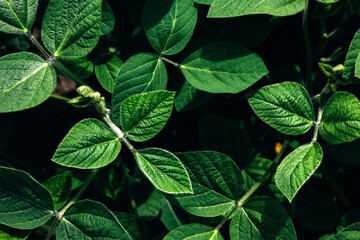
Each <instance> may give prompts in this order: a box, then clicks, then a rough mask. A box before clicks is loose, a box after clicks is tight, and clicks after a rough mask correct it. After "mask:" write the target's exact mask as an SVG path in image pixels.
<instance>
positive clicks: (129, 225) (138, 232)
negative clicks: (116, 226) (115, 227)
mask: <svg viewBox="0 0 360 240" xmlns="http://www.w3.org/2000/svg"><path fill="white" fill-rule="evenodd" d="M113 214H114V215H115V217H116V218H117V220H118V221H119V222H120V223H121V225H122V226H123V227H124V228H125V229H126V230H127V231H128V233H129V234H131V236H132V237H133V238H134V240H146V239H148V235H149V230H148V228H147V225H146V224H145V223H144V222H143V221H142V220H141V219H140V218H139V217H137V216H134V215H131V214H127V213H122V212H113Z"/></svg>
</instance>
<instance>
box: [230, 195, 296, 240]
mask: <svg viewBox="0 0 360 240" xmlns="http://www.w3.org/2000/svg"><path fill="white" fill-rule="evenodd" d="M230 237H231V240H242V239H262V240H271V239H286V240H295V239H296V233H295V229H294V225H293V224H292V222H291V219H290V218H289V216H288V214H287V212H286V211H285V209H284V208H283V207H282V206H281V204H280V203H278V202H277V201H275V200H273V199H271V198H269V197H263V196H261V197H254V198H252V199H250V200H249V201H247V202H246V203H245V204H244V206H243V207H242V208H240V210H238V212H237V213H236V215H235V216H234V217H233V219H232V220H231V223H230Z"/></svg>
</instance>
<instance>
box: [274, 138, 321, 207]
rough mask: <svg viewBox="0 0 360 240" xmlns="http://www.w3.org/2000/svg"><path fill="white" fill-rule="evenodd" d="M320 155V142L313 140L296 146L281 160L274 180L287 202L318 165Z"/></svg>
mask: <svg viewBox="0 0 360 240" xmlns="http://www.w3.org/2000/svg"><path fill="white" fill-rule="evenodd" d="M322 156H323V154H322V149H321V147H320V144H319V143H316V142H315V143H313V144H305V145H302V146H300V147H298V148H297V149H295V150H294V151H293V152H291V153H290V154H289V155H288V156H286V158H285V159H284V160H283V161H282V162H281V164H280V166H279V167H278V169H277V171H276V175H275V182H276V185H277V186H278V187H279V189H280V190H281V192H282V193H283V194H284V195H285V196H286V197H287V199H288V200H289V202H291V201H292V200H293V198H294V197H295V195H296V193H297V192H298V191H299V189H300V188H301V187H302V185H304V183H305V182H306V181H307V180H308V179H309V178H310V177H311V175H312V174H313V173H314V172H315V170H316V169H317V168H318V167H319V166H320V163H321V159H322Z"/></svg>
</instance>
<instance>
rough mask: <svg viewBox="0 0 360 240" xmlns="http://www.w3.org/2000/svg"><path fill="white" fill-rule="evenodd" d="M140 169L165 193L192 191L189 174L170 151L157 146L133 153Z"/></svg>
mask: <svg viewBox="0 0 360 240" xmlns="http://www.w3.org/2000/svg"><path fill="white" fill-rule="evenodd" d="M135 159H136V162H137V163H138V165H139V168H140V169H141V171H142V172H143V173H144V174H145V176H146V177H147V178H148V179H149V180H150V181H151V183H152V184H154V186H155V187H156V188H158V189H159V190H161V191H163V192H166V193H192V192H193V190H192V186H191V182H190V179H189V175H188V173H187V171H186V169H185V167H184V165H183V164H182V163H181V162H180V160H179V159H178V158H177V157H176V156H175V155H173V154H172V153H170V152H168V151H165V150H163V149H159V148H146V149H142V150H138V151H136V153H135Z"/></svg>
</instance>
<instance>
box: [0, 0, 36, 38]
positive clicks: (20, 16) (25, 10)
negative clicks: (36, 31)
mask: <svg viewBox="0 0 360 240" xmlns="http://www.w3.org/2000/svg"><path fill="white" fill-rule="evenodd" d="M37 6H38V0H16V1H9V0H2V1H0V12H1V14H0V31H2V32H7V33H15V34H24V33H26V32H27V31H29V30H30V28H31V27H32V25H33V23H34V20H35V16H36V10H37Z"/></svg>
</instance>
